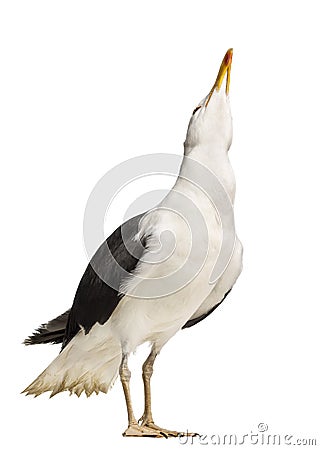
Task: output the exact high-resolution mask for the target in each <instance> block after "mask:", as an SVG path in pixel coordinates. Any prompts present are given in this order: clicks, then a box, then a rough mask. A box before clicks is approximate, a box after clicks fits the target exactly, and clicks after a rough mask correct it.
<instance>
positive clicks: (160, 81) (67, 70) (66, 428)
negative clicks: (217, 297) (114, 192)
mask: <svg viewBox="0 0 320 450" xmlns="http://www.w3.org/2000/svg"><path fill="white" fill-rule="evenodd" d="M317 6H318V4H317V2H315V1H314V2H312V1H306V2H303V3H302V2H294V1H290V2H286V1H283V2H279V1H278V2H274V1H270V0H269V1H267V2H253V1H251V2H250V1H241V2H239V1H224V2H222V1H201V0H200V1H197V2H195V1H193V2H189V1H185V0H184V1H164V0H162V1H161V2H160V1H158V2H150V1H139V0H135V1H134V2H130V1H118V2H106V1H102V2H100V1H90V2H89V1H86V2H84V1H67V0H63V1H55V2H49V1H28V2H26V1H21V2H19V1H14V0H11V1H3V2H2V3H1V11H0V21H1V23H0V34H1V36H0V42H1V54H0V61H1V73H0V78H1V82H0V89H1V100H0V105H1V106H0V108H1V155H2V163H1V194H2V204H1V217H2V220H1V226H2V233H1V260H2V261H1V263H2V270H1V273H2V285H1V286H2V289H1V300H2V307H1V335H2V336H1V338H2V339H1V341H2V345H1V405H2V406H1V409H2V411H4V418H3V419H2V424H1V428H2V431H1V434H0V440H1V441H4V446H3V445H1V446H2V447H3V448H9V449H10V448H25V449H34V448H40V447H45V448H46V449H48V450H51V449H57V448H77V449H88V448H90V449H94V448H122V449H126V448H130V449H131V448H150V446H153V447H154V448H165V447H166V448H168V446H170V448H172V447H174V448H181V446H180V444H179V442H178V440H172V441H170V443H168V442H167V441H165V440H157V441H155V440H152V441H150V440H141V439H140V440H134V439H124V438H122V437H121V432H122V431H124V429H125V427H126V411H125V404H124V399H123V395H122V391H121V386H120V383H119V382H117V383H116V385H115V387H114V388H113V390H112V391H111V392H110V393H109V394H108V395H107V396H105V395H103V394H100V395H99V396H98V397H95V396H94V397H92V398H90V399H89V400H87V399H86V398H85V397H83V398H80V399H77V398H76V397H75V398H73V397H70V398H69V397H68V395H67V394H61V395H59V396H56V397H55V398H53V399H52V400H50V401H49V400H48V396H47V395H43V396H42V397H39V398H37V399H33V398H30V397H27V398H25V397H24V396H22V395H20V394H19V392H20V391H21V390H22V389H23V388H24V387H25V386H26V385H27V384H29V383H30V382H31V381H32V380H33V379H34V378H35V377H36V376H37V375H38V374H39V373H40V372H41V371H42V370H43V369H44V368H45V367H46V366H47V365H48V364H49V362H50V361H51V360H52V359H53V358H54V357H55V356H56V355H57V353H58V350H59V349H58V347H57V346H43V347H28V348H25V347H23V346H22V345H21V344H20V343H21V341H22V340H23V339H24V338H25V337H26V336H27V335H28V334H30V332H31V331H32V330H33V328H34V327H36V326H38V325H39V324H40V323H42V322H44V321H46V320H48V319H52V318H53V317H55V316H56V315H58V314H60V313H62V312H63V311H65V310H66V309H67V308H68V307H69V306H70V305H71V303H72V301H73V296H74V293H75V290H76V287H77V284H78V282H79V280H80V277H81V275H82V273H83V270H84V269H85V266H86V264H87V260H86V255H85V251H84V247H83V240H82V220H83V212H84V208H85V205H86V201H87V198H88V196H89V194H90V192H91V190H92V188H93V187H94V185H95V183H96V182H97V181H98V179H99V178H100V177H101V176H102V175H103V174H104V173H105V172H106V171H107V170H109V169H111V168H112V167H113V166H114V165H116V164H118V163H120V162H122V161H124V160H126V159H128V158H131V157H134V156H138V155H142V154H145V153H151V152H154V153H156V152H173V153H178V154H181V153H182V151H183V147H182V144H183V141H184V137H185V132H186V127H187V124H188V120H189V116H190V114H191V112H192V110H193V109H194V107H195V106H196V105H197V103H198V101H199V100H201V99H202V98H203V97H204V96H205V95H206V94H207V92H208V90H209V89H210V87H211V85H212V83H213V81H214V79H215V76H216V73H217V70H218V67H219V64H220V61H221V58H222V57H223V55H224V53H225V51H226V50H227V49H228V48H229V47H233V48H234V58H233V67H232V74H231V90H230V98H231V106H232V111H233V118H234V141H233V145H232V149H231V153H230V157H231V161H232V164H233V168H234V171H235V174H236V178H237V199H236V224H237V231H238V234H239V237H240V239H241V240H242V242H243V244H244V248H245V253H244V270H243V273H242V275H241V277H240V279H239V281H238V283H237V285H236V286H235V288H234V290H233V292H232V294H230V296H229V298H228V301H226V302H224V304H223V306H221V307H220V308H219V309H218V310H217V311H216V312H215V314H213V315H212V316H210V318H208V319H207V320H205V321H203V322H202V323H201V324H199V325H197V326H196V327H193V328H191V329H190V330H185V331H182V332H180V333H179V334H178V335H177V336H175V337H174V338H173V339H172V340H171V341H170V342H169V343H168V345H167V346H166V347H165V348H164V350H163V352H162V354H161V356H160V357H159V359H158V361H157V362H156V366H155V375H154V378H153V380H152V383H153V405H154V408H153V409H154V416H155V419H156V421H157V422H158V423H159V424H160V425H163V426H166V427H169V428H170V427H171V428H175V429H179V430H185V429H186V428H188V429H189V430H194V431H198V432H203V433H207V434H209V435H210V434H214V433H215V434H223V433H239V434H240V435H241V434H244V433H250V432H251V431H252V432H256V431H257V425H258V424H259V423H260V422H264V423H267V424H268V425H269V431H270V432H271V433H281V434H282V435H285V434H294V435H295V436H296V437H318V438H320V436H319V377H320V373H319V281H318V280H319V258H318V255H319V235H318V231H319V227H320V223H319V222H320V220H319V200H318V195H319V151H320V148H319V138H318V136H319V134H318V128H319V106H318V105H319V100H320V88H319V79H320V68H319V67H320V66H319V57H318V55H319V24H318V18H319V14H318V8H317ZM145 183H146V184H145V191H148V190H151V189H152V188H153V187H154V186H155V187H159V185H161V186H163V187H167V186H170V184H171V183H172V179H170V180H166V179H165V178H162V179H161V183H159V180H156V179H152V178H148V179H146V181H145ZM130 192H131V193H132V192H136V191H135V186H134V185H133V186H132V190H130ZM140 192H141V190H140V188H139V193H140ZM133 197H134V195H133ZM119 198H120V200H119V207H118V208H113V214H112V217H110V218H109V219H108V223H107V230H108V231H109V232H111V231H112V230H113V229H114V228H115V227H116V226H117V225H119V223H120V222H121V220H122V217H123V215H124V213H125V210H126V208H127V207H128V206H129V203H130V202H131V201H132V200H133V199H134V198H131V197H130V198H128V197H126V196H122V197H119ZM145 355H146V349H142V350H139V351H138V352H137V354H136V356H134V357H133V358H132V360H131V369H132V372H133V381H132V391H133V400H134V406H135V410H136V412H137V416H138V417H139V415H140V414H141V412H142V407H143V403H142V400H143V399H142V382H141V379H140V371H141V368H140V367H141V363H142V361H143V359H144V357H145ZM318 442H320V439H319V440H318ZM194 446H196V444H194ZM198 446H199V444H198ZM256 447H257V446H256Z"/></svg>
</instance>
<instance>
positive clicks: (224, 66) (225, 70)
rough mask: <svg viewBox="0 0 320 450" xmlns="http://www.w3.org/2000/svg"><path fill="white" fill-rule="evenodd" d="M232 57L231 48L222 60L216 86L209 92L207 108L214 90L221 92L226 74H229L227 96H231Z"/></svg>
mask: <svg viewBox="0 0 320 450" xmlns="http://www.w3.org/2000/svg"><path fill="white" fill-rule="evenodd" d="M232 55H233V49H232V48H229V50H228V51H227V53H226V54H225V56H224V58H223V60H222V63H221V65H220V69H219V72H218V75H217V78H216V81H215V83H214V85H213V86H212V89H211V91H210V92H209V95H208V98H207V101H206V104H205V106H208V104H209V101H210V99H211V97H212V94H213V92H214V90H215V89H216V90H217V91H219V89H220V87H221V85H222V82H223V80H224V77H225V74H227V82H226V94H227V95H228V94H229V86H230V72H231V63H232Z"/></svg>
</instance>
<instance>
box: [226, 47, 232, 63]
mask: <svg viewBox="0 0 320 450" xmlns="http://www.w3.org/2000/svg"><path fill="white" fill-rule="evenodd" d="M231 61H232V50H228V51H227V53H226V56H225V57H224V62H225V64H226V66H229V65H230V64H231Z"/></svg>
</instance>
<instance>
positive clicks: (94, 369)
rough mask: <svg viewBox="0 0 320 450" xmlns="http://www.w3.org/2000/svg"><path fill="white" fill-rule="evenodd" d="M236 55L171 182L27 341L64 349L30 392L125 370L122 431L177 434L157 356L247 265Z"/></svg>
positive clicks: (201, 110)
mask: <svg viewBox="0 0 320 450" xmlns="http://www.w3.org/2000/svg"><path fill="white" fill-rule="evenodd" d="M232 56H233V50H232V49H229V50H228V51H227V53H226V54H225V56H224V58H223V60H222V63H221V66H220V69H219V72H218V75H217V77H216V81H215V83H214V85H213V87H212V89H211V90H210V92H209V93H208V94H207V95H206V97H205V98H204V99H203V100H202V101H201V102H200V103H199V104H198V105H197V106H196V107H195V109H194V111H193V113H192V116H191V118H190V122H189V125H188V130H187V135H186V139H185V143H184V156H183V160H182V163H181V167H180V171H179V174H178V177H177V179H176V182H175V184H174V186H173V187H172V189H171V190H170V191H169V192H168V194H167V195H166V196H165V198H164V199H163V200H162V201H161V202H160V203H159V204H158V205H157V206H156V207H155V208H152V209H150V210H148V211H146V212H145V213H143V214H140V215H137V216H135V217H133V218H131V219H129V220H128V221H126V222H125V223H124V224H122V225H121V226H120V227H119V228H117V229H116V230H115V231H114V232H113V233H112V234H111V235H110V236H109V237H108V238H107V239H106V240H105V241H104V242H103V243H102V244H101V246H100V247H99V248H98V250H97V251H96V253H95V254H94V256H93V257H92V259H91V260H90V262H89V264H88V266H87V268H86V270H85V272H84V274H83V276H82V278H81V280H80V283H79V286H78V289H77V291H76V294H75V298H74V302H73V304H72V307H71V309H69V310H68V311H66V312H65V313H63V314H62V315H60V316H59V317H57V318H55V319H53V320H51V321H49V322H48V323H46V324H43V325H41V326H40V327H39V328H38V329H37V330H36V331H35V332H34V333H33V335H31V336H29V337H28V338H27V339H26V340H25V341H24V343H25V344H26V345H30V344H39V343H49V342H50V343H62V348H61V351H60V353H59V355H58V356H57V357H56V358H55V359H54V360H53V361H52V362H51V364H49V366H48V367H47V368H46V369H45V370H44V371H43V372H42V373H41V374H40V375H39V376H38V377H37V378H36V379H35V380H34V381H33V382H32V383H31V384H30V385H29V386H28V387H27V388H26V389H25V390H24V391H23V392H24V393H26V394H27V395H28V394H33V395H34V396H38V395H40V394H42V393H44V392H47V391H50V392H51V396H53V395H56V394H57V393H59V392H63V391H69V392H70V394H76V395H78V396H79V395H80V394H81V393H82V392H85V393H86V395H87V396H90V395H91V394H92V393H93V392H95V393H96V394H98V393H99V392H104V393H107V392H108V390H109V389H110V388H111V386H112V385H113V383H114V382H115V380H116V378H117V376H118V375H119V377H120V380H121V383H122V387H123V392H124V396H125V402H126V408H127V414H128V427H127V429H126V430H125V432H124V433H123V435H124V436H138V437H144V436H147V437H150V436H151V437H169V436H178V435H179V434H180V433H179V432H177V431H174V430H170V429H166V428H163V427H160V426H158V425H156V423H155V422H154V419H153V416H152V409H151V388H150V379H151V376H152V373H153V365H154V362H155V359H156V357H157V356H158V355H159V353H160V351H161V350H162V348H163V346H164V345H165V344H166V343H167V342H168V341H169V339H171V338H172V337H173V336H174V335H175V334H176V333H177V332H178V331H180V330H181V329H184V328H190V327H192V326H194V325H196V324H198V323H199V322H200V321H202V320H203V319H205V318H206V317H207V316H208V315H209V314H211V313H212V312H213V311H214V310H215V309H216V308H217V306H218V305H220V304H221V302H222V301H223V300H224V299H225V298H226V296H227V295H228V294H229V292H230V291H231V289H232V287H233V285H234V284H235V282H236V280H237V278H238V276H239V275H240V273H241V270H242V245H241V242H240V241H239V239H238V237H237V235H236V233H235V229H234V220H233V203H234V197H235V178H234V174H233V170H232V167H231V164H230V161H229V153H228V151H229V148H230V146H231V142H232V116H231V110H230V102H229V85H230V72H231V63H232ZM224 80H225V84H224ZM222 85H223V87H222ZM146 342H148V343H149V344H150V346H151V351H150V354H149V356H148V358H147V359H146V361H145V362H144V364H143V367H142V378H143V384H144V398H145V402H144V412H143V415H142V417H141V419H140V420H137V419H136V416H135V414H134V410H133V406H132V401H131V395H130V376H131V373H130V370H129V367H128V358H129V355H130V354H131V353H132V352H134V351H135V349H136V348H137V347H138V346H140V345H141V344H144V343H146ZM183 434H188V433H183ZM189 434H190V433H189ZM191 435H193V433H191Z"/></svg>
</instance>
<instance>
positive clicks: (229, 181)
mask: <svg viewBox="0 0 320 450" xmlns="http://www.w3.org/2000/svg"><path fill="white" fill-rule="evenodd" d="M186 157H187V158H188V159H189V158H190V159H192V160H195V161H197V162H199V163H200V164H202V165H203V166H205V167H207V168H208V169H209V170H210V171H211V172H213V173H214V174H215V175H216V177H217V178H218V179H219V181H220V183H221V184H222V186H223V187H224V189H225V191H226V192H227V194H228V195H229V197H230V199H231V201H232V204H233V203H234V197H235V188H236V186H235V177H234V173H233V170H232V167H231V164H230V160H229V157H228V152H227V151H226V150H225V149H221V148H218V147H217V146H215V147H214V148H212V147H211V146H210V148H205V147H204V146H195V147H193V148H188V149H185V157H184V159H183V162H182V164H181V168H180V173H179V178H180V177H181V175H183V172H184V166H185V164H184V162H185V160H186ZM194 170H197V168H196V166H195V169H194ZM189 173H190V171H189ZM191 176H192V173H191ZM179 178H178V180H179Z"/></svg>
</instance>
